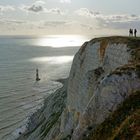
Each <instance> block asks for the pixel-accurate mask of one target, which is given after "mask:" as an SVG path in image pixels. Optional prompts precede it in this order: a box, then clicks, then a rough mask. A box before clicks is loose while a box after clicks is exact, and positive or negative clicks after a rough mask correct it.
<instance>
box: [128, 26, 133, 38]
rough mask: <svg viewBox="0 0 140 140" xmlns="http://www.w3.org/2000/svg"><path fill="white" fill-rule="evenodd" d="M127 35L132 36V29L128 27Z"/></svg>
mask: <svg viewBox="0 0 140 140" xmlns="http://www.w3.org/2000/svg"><path fill="white" fill-rule="evenodd" d="M129 36H133V29H131V28H130V29H129Z"/></svg>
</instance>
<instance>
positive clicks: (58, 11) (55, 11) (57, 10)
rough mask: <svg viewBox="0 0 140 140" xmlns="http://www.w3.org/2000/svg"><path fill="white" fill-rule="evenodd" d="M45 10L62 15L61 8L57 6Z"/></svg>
mask: <svg viewBox="0 0 140 140" xmlns="http://www.w3.org/2000/svg"><path fill="white" fill-rule="evenodd" d="M46 12H47V13H52V14H59V15H63V14H64V12H63V11H62V10H61V9H59V8H52V9H48V10H47V11H46Z"/></svg>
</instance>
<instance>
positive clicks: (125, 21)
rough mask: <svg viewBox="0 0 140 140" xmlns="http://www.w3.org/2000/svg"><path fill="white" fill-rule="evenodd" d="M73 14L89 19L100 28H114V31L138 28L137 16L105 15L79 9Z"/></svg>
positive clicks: (138, 20) (138, 18)
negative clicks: (95, 22)
mask: <svg viewBox="0 0 140 140" xmlns="http://www.w3.org/2000/svg"><path fill="white" fill-rule="evenodd" d="M75 13H76V14H77V15H79V16H83V17H89V18H91V19H94V20H96V21H97V23H98V26H99V27H101V28H105V27H106V28H115V29H120V28H121V29H123V28H130V27H131V26H132V27H136V28H140V27H139V26H138V24H140V16H139V15H135V14H132V15H127V14H117V15H115V14H114V15H105V14H102V13H100V12H95V11H91V10H89V9H87V8H80V9H78V10H76V11H75Z"/></svg>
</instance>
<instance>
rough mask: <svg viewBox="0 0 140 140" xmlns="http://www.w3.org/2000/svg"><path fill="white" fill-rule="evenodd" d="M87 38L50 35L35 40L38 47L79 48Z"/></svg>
mask: <svg viewBox="0 0 140 140" xmlns="http://www.w3.org/2000/svg"><path fill="white" fill-rule="evenodd" d="M86 40H87V38H86V37H85V36H80V35H51V36H46V37H43V38H40V39H38V40H37V43H36V44H37V45H38V46H51V47H54V48H60V47H70V46H81V45H82V44H83V43H84V42H85V41H86Z"/></svg>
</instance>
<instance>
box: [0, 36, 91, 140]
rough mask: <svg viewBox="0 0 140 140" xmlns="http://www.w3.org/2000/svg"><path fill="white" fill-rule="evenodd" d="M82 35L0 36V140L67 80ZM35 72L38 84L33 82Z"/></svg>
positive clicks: (84, 39)
mask: <svg viewBox="0 0 140 140" xmlns="http://www.w3.org/2000/svg"><path fill="white" fill-rule="evenodd" d="M86 40H88V38H86V37H82V36H66V35H65V36H63V35H55V36H42V37H36V36H0V140H2V139H6V138H7V137H8V136H9V134H10V133H11V132H13V131H14V130H15V129H16V128H17V127H19V126H20V125H21V124H22V123H23V122H24V121H23V120H25V119H26V118H27V116H29V115H30V114H31V113H33V112H34V111H35V110H37V109H38V108H39V107H41V106H42V105H43V100H44V98H45V97H47V96H48V95H50V94H51V93H53V92H54V91H55V90H56V89H57V88H59V87H60V86H62V85H61V84H60V83H58V82H55V80H56V79H59V78H66V77H68V74H69V70H70V67H71V63H72V59H73V56H74V54H75V53H76V52H77V50H78V49H79V46H80V45H82V43H83V42H85V41H86ZM36 68H38V69H39V76H40V78H41V81H39V82H36V81H35V70H36Z"/></svg>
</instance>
